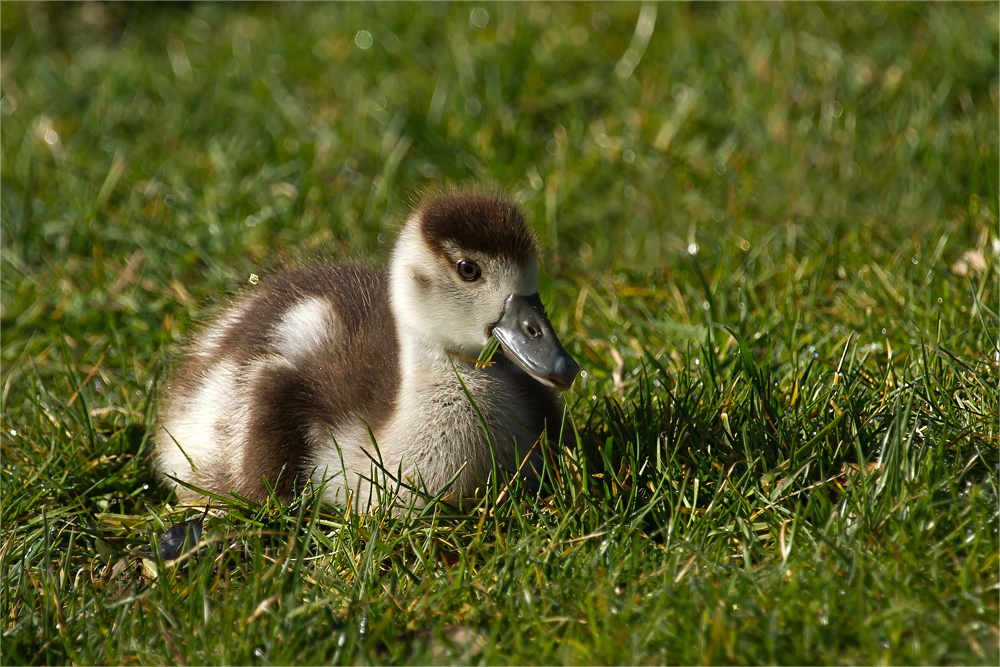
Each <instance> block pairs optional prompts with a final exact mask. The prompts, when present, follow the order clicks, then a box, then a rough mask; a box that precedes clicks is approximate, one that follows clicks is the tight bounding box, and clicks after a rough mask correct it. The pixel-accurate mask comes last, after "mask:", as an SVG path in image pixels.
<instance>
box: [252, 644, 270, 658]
mask: <svg viewBox="0 0 1000 667" xmlns="http://www.w3.org/2000/svg"><path fill="white" fill-rule="evenodd" d="M266 654H267V651H266V650H264V647H263V646H257V647H255V648H254V650H253V655H254V657H255V658H263V657H264V656H265V655H266Z"/></svg>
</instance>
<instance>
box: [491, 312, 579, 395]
mask: <svg viewBox="0 0 1000 667" xmlns="http://www.w3.org/2000/svg"><path fill="white" fill-rule="evenodd" d="M492 333H493V335H494V336H496V339H497V340H498V341H500V345H501V347H503V351H504V354H505V355H506V356H507V358H508V359H510V360H511V361H513V362H514V363H515V364H517V365H518V366H520V367H521V368H522V369H523V370H524V372H525V373H527V374H528V375H530V376H532V377H533V378H535V379H536V380H538V381H539V382H541V383H543V384H547V385H549V386H550V387H554V388H555V389H558V390H559V391H564V390H566V389H569V386H570V385H571V384H573V379H574V378H576V374H577V373H578V372H579V371H580V364H578V363H576V360H575V359H573V357H571V356H569V352H567V351H566V350H565V349H564V348H563V346H562V344H561V343H560V342H559V339H558V338H556V334H555V333H554V332H553V331H552V324H551V323H550V322H549V318H548V317H546V315H545V308H544V307H543V306H542V300H541V298H539V296H538V294H537V293H536V294H532V295H531V296H519V295H515V294H511V295H510V296H508V297H507V301H506V302H505V303H504V308H503V313H502V314H501V315H500V319H499V320H498V321H497V323H496V324H494V325H493V327H492Z"/></svg>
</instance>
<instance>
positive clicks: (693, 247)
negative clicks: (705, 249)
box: [688, 243, 698, 255]
mask: <svg viewBox="0 0 1000 667" xmlns="http://www.w3.org/2000/svg"><path fill="white" fill-rule="evenodd" d="M688 254H689V255H697V254H698V244H697V243H690V244H688Z"/></svg>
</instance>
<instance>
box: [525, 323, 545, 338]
mask: <svg viewBox="0 0 1000 667" xmlns="http://www.w3.org/2000/svg"><path fill="white" fill-rule="evenodd" d="M524 333H526V334H528V335H529V336H531V337H532V338H538V337H539V336H541V335H542V334H541V332H540V331H538V330H537V329H535V327H533V326H531V325H530V324H529V325H527V326H526V327H524Z"/></svg>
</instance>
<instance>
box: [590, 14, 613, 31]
mask: <svg viewBox="0 0 1000 667" xmlns="http://www.w3.org/2000/svg"><path fill="white" fill-rule="evenodd" d="M590 25H592V26H594V30H597V31H598V32H604V31H605V30H607V29H608V27H609V26H610V25H611V19H610V18H609V17H608V15H607V14H605V13H604V12H597V13H596V14H594V18H592V19H591V20H590Z"/></svg>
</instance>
